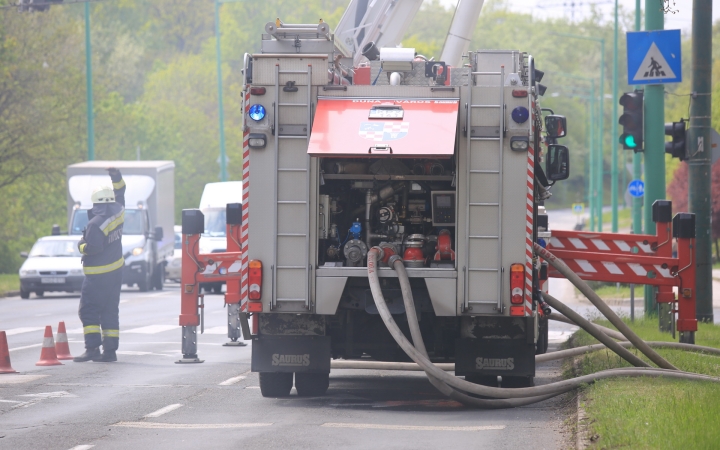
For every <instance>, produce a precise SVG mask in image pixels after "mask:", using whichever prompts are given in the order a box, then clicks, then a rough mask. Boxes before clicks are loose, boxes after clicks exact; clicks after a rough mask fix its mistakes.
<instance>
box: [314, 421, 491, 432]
mask: <svg viewBox="0 0 720 450" xmlns="http://www.w3.org/2000/svg"><path fill="white" fill-rule="evenodd" d="M320 426H321V427H325V428H356V429H360V430H406V431H487V430H504V429H505V425H482V426H476V427H445V426H431V425H428V426H422V425H387V424H381V423H330V422H328V423H324V424H322V425H320Z"/></svg>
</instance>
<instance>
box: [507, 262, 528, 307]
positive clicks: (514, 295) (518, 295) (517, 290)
mask: <svg viewBox="0 0 720 450" xmlns="http://www.w3.org/2000/svg"><path fill="white" fill-rule="evenodd" d="M524 282H525V267H524V266H523V265H522V264H513V265H511V266H510V303H512V304H513V305H522V304H523V301H524V300H523V294H524V293H525V290H524V288H523V285H524ZM513 309H515V308H514V307H511V308H510V314H511V315H525V312H524V311H523V308H519V312H520V314H513Z"/></svg>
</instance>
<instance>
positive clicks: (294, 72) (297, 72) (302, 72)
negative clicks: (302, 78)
mask: <svg viewBox="0 0 720 450" xmlns="http://www.w3.org/2000/svg"><path fill="white" fill-rule="evenodd" d="M278 73H279V74H282V75H307V74H308V72H307V70H280V71H278ZM498 75H500V73H499V72H498Z"/></svg>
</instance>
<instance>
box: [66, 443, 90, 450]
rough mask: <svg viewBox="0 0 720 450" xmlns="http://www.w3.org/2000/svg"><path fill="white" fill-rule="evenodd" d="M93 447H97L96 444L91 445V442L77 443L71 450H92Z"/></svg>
mask: <svg viewBox="0 0 720 450" xmlns="http://www.w3.org/2000/svg"><path fill="white" fill-rule="evenodd" d="M93 447H95V446H94V445H90V444H85V445H76V446H75V447H73V448H71V449H70V450H90V449H91V448H93Z"/></svg>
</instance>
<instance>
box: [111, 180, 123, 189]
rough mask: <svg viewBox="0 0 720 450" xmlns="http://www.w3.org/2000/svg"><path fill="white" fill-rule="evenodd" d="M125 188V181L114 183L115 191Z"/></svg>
mask: <svg viewBox="0 0 720 450" xmlns="http://www.w3.org/2000/svg"><path fill="white" fill-rule="evenodd" d="M124 187H125V180H120V181H118V182H117V183H113V189H115V190H116V191H117V190H118V189H122V188H124Z"/></svg>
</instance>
